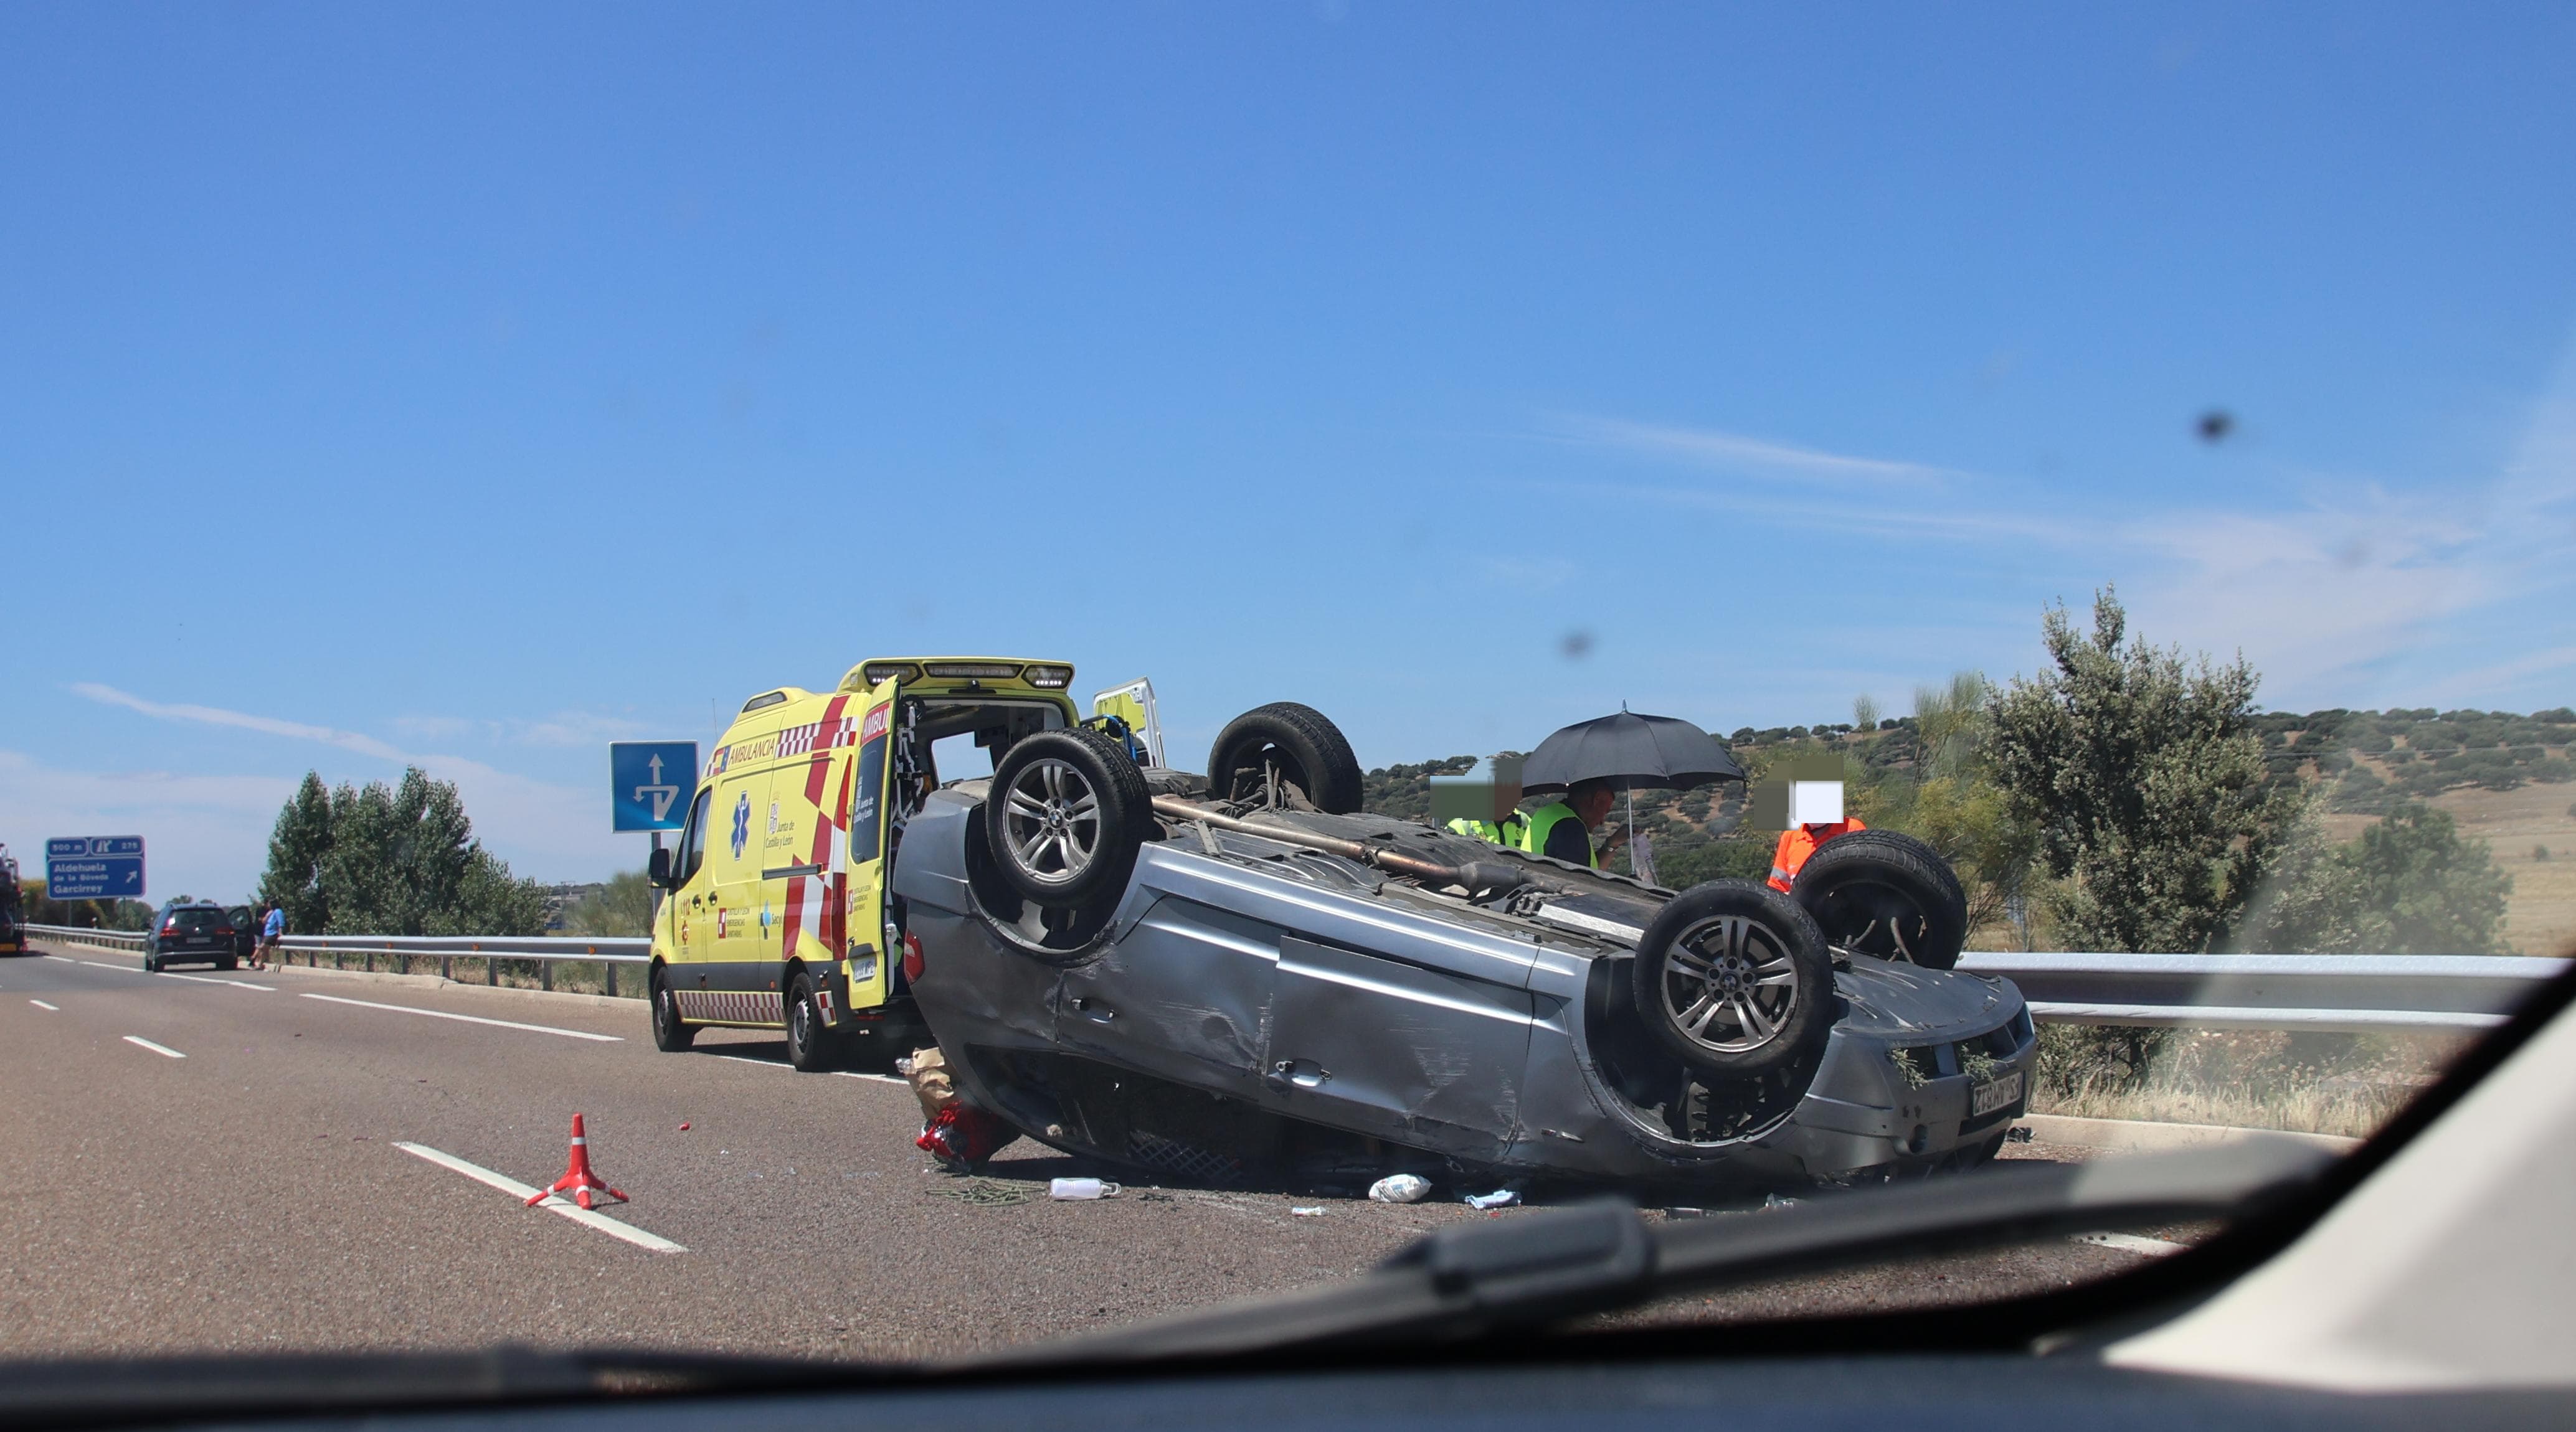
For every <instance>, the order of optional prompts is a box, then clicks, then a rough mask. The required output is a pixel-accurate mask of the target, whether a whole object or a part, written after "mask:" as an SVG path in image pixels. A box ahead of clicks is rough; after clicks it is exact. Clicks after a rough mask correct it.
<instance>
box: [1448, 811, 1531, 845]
mask: <svg viewBox="0 0 2576 1432" xmlns="http://www.w3.org/2000/svg"><path fill="white" fill-rule="evenodd" d="M1528 829H1529V817H1528V816H1527V815H1525V814H1523V813H1521V812H1519V811H1514V812H1512V816H1511V819H1509V820H1506V821H1504V822H1503V823H1502V824H1501V825H1496V824H1494V823H1493V822H1492V821H1489V820H1464V819H1461V820H1453V821H1451V822H1449V833H1450V834H1451V835H1463V836H1465V837H1467V838H1468V839H1469V840H1481V841H1483V842H1485V843H1486V844H1487V845H1508V846H1510V847H1511V848H1513V849H1514V850H1521V849H1525V848H1526V847H1524V846H1523V845H1522V844H1521V836H1522V835H1523V834H1524V833H1525V832H1527V831H1528Z"/></svg>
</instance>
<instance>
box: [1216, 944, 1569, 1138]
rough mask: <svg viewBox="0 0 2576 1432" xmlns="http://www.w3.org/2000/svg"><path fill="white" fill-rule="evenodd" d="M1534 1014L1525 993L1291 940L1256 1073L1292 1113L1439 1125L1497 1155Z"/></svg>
mask: <svg viewBox="0 0 2576 1432" xmlns="http://www.w3.org/2000/svg"><path fill="white" fill-rule="evenodd" d="M1530 1010H1531V1005H1530V996H1529V992H1528V991H1527V990H1526V989H1521V988H1516V987H1514V986H1510V985H1502V984H1495V983H1492V982H1490V981H1487V980H1481V979H1476V978H1474V977H1472V976H1468V975H1462V974H1457V973H1453V972H1451V971H1447V970H1437V969H1432V968H1429V967H1427V966H1423V965H1417V964H1411V963H1407V962H1405V961H1402V960H1393V959H1387V958H1384V957H1382V956H1378V955H1369V954H1362V953H1360V952H1358V951H1356V950H1347V949H1342V948H1339V947H1337V946H1333V945H1325V944H1318V943H1316V942H1315V941H1312V940H1306V939H1300V938H1298V937H1296V936H1288V937H1286V938H1283V939H1281V940H1280V942H1279V963H1278V987H1277V993H1276V995H1275V998H1274V1004H1273V1009H1272V1023H1271V1030H1270V1040H1269V1053H1268V1059H1267V1063H1266V1064H1265V1066H1264V1069H1263V1078H1264V1081H1265V1082H1266V1083H1267V1084H1268V1086H1269V1087H1270V1089H1271V1090H1272V1092H1273V1094H1274V1095H1275V1096H1277V1097H1280V1098H1284V1099H1285V1100H1286V1101H1287V1109H1286V1111H1287V1112H1288V1113H1289V1114H1291V1115H1292V1116H1296V1117H1304V1118H1319V1119H1327V1120H1329V1121H1331V1122H1335V1123H1339V1124H1343V1125H1345V1126H1346V1127H1352V1128H1376V1129H1380V1130H1383V1131H1384V1132H1385V1133H1386V1134H1387V1135H1388V1136H1389V1137H1395V1138H1418V1137H1419V1136H1421V1135H1422V1134H1423V1133H1424V1132H1425V1130H1426V1126H1429V1125H1446V1126H1449V1127H1451V1128H1453V1129H1466V1130H1473V1131H1475V1132H1477V1133H1479V1134H1483V1135H1485V1136H1487V1137H1490V1138H1492V1139H1494V1140H1496V1141H1497V1142H1496V1152H1498V1153H1499V1151H1500V1149H1501V1147H1502V1146H1504V1145H1508V1144H1509V1143H1510V1142H1511V1141H1512V1138H1513V1137H1514V1136H1515V1133H1516V1130H1517V1124H1518V1119H1517V1110H1518V1108H1519V1104H1520V1084H1521V1072H1522V1068H1523V1065H1524V1064H1525V1063H1526V1062H1527V1060H1528V1056H1529V1041H1530V1019H1531V1015H1530ZM1441 1142H1443V1143H1444V1144H1447V1143H1449V1142H1450V1141H1449V1140H1443V1141H1441Z"/></svg>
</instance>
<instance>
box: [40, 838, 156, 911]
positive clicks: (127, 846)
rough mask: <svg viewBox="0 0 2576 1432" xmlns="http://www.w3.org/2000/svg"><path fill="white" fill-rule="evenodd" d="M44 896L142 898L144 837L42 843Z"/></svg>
mask: <svg viewBox="0 0 2576 1432" xmlns="http://www.w3.org/2000/svg"><path fill="white" fill-rule="evenodd" d="M45 894H46V896H47V897H48V898H50V899H55V900H140V899H142V898H143V837H141V836H139V835H73V836H58V837H56V838H54V839H52V840H48V841H46V842H45Z"/></svg>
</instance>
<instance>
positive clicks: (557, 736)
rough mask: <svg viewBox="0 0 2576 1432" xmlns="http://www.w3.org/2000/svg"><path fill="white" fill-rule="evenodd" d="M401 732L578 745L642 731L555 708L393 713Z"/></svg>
mask: <svg viewBox="0 0 2576 1432" xmlns="http://www.w3.org/2000/svg"><path fill="white" fill-rule="evenodd" d="M388 724H390V725H391V726H392V727H393V728H394V729H395V730H397V731H399V732H401V733H403V734H404V735H405V736H409V737H413V738H416V739H419V740H424V741H452V740H456V739H458V738H460V737H480V738H482V739H484V740H486V741H490V742H493V743H494V744H497V745H513V746H545V747H581V746H599V745H605V744H607V743H608V742H610V741H623V740H628V739H631V738H634V737H637V736H640V735H642V734H644V732H645V730H646V728H645V726H644V725H643V723H641V722H638V721H630V720H628V719H627V718H625V717H623V716H606V715H602V714H600V713H598V712H596V711H558V712H556V713H555V714H553V715H551V716H547V717H544V718H541V719H538V720H527V719H524V718H511V719H507V720H489V719H486V720H476V719H472V718H469V717H464V716H396V717H394V718H393V720H392V721H391V722H389V723H388Z"/></svg>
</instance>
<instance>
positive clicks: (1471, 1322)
mask: <svg viewBox="0 0 2576 1432" xmlns="http://www.w3.org/2000/svg"><path fill="white" fill-rule="evenodd" d="M2335 1157H2336V1156H2335V1155H2334V1154H2332V1153H2329V1152H2326V1151H2323V1150H2319V1149H2310V1148H2303V1147H2296V1146H2273V1145H2235V1146H2231V1147H2228V1148H2225V1149H2210V1150H2195V1151H2191V1152H2184V1153H2172V1154H2162V1155H2157V1156H2153V1157H2139V1158H2123V1159H2108V1160H2104V1161H2101V1162H2098V1163H2089V1164H2078V1165H2050V1166H2043V1167H2034V1166H2028V1165H2025V1166H2022V1167H2019V1168H2013V1169H2008V1170H2007V1169H2002V1168H1990V1169H1987V1170H1983V1171H1981V1172H1978V1173H1975V1174H1970V1175H1966V1176H1963V1177H1958V1178H1952V1179H1946V1180H1934V1181H1929V1182H1922V1183H1906V1184H1897V1185H1882V1186H1879V1187H1873V1188H1866V1189H1855V1190H1850V1191H1845V1192H1836V1193H1827V1194H1821V1195H1818V1196H1817V1197H1815V1198H1813V1199H1810V1200H1807V1201H1804V1202H1801V1203H1797V1204H1793V1205H1790V1206H1787V1207H1780V1208H1771V1209H1766V1210H1764V1211H1761V1212H1759V1213H1745V1214H1741V1215H1722V1216H1718V1217H1714V1218H1708V1219H1693V1220H1690V1221H1688V1222H1683V1223H1668V1224H1665V1225H1663V1226H1661V1227H1649V1226H1648V1225H1647V1224H1646V1222H1645V1221H1644V1220H1643V1219H1641V1218H1639V1217H1638V1215H1637V1210H1636V1208H1635V1207H1634V1206H1633V1205H1631V1204H1629V1203H1627V1202H1625V1201H1624V1200H1603V1201H1600V1202H1595V1203H1587V1204H1577V1205H1575V1206H1573V1207H1570V1208H1563V1209H1550V1210H1545V1211H1541V1212H1536V1213H1530V1214H1526V1215H1523V1216H1521V1217H1518V1218H1510V1219H1502V1220H1496V1221H1493V1222H1484V1221H1479V1222H1474V1223H1462V1224H1459V1225H1456V1226H1454V1227H1449V1228H1443V1229H1440V1230H1438V1231H1437V1232H1434V1233H1430V1234H1427V1235H1425V1236H1424V1237H1422V1238H1420V1239H1417V1240H1415V1241H1414V1242H1413V1243H1412V1244H1410V1245H1408V1246H1407V1247H1406V1248H1405V1249H1404V1250H1403V1251H1401V1252H1399V1253H1397V1254H1396V1255H1395V1256H1394V1257H1392V1258H1390V1259H1388V1260H1387V1261H1386V1262H1385V1263H1383V1264H1380V1265H1379V1266H1378V1267H1377V1268H1376V1269H1374V1270H1372V1271H1371V1272H1369V1273H1367V1274H1365V1275H1363V1276H1361V1277H1359V1278H1357V1279H1354V1280H1351V1281H1349V1282H1345V1283H1337V1284H1333V1285H1331V1286H1328V1287H1322V1288H1316V1289H1312V1290H1309V1291H1305V1292H1300V1293H1291V1294H1286V1295H1283V1296H1277V1297H1270V1298H1263V1299H1258V1300H1253V1301H1247V1302H1242V1303H1236V1304H1231V1305H1228V1306H1224V1307H1219V1308H1216V1309H1213V1310H1209V1311H1205V1312H1197V1313H1184V1314H1178V1315H1175V1316H1172V1317H1168V1318H1161V1319H1157V1320H1155V1321H1153V1322H1148V1323H1142V1324H1138V1325H1136V1326H1133V1327H1128V1328H1121V1329H1117V1330H1115V1331H1110V1332H1103V1333H1095V1334H1090V1335H1087V1336H1083V1337H1078V1338H1068V1339H1064V1340H1061V1341H1056V1342H1049V1343H1040V1344H1037V1345H1034V1346H1030V1347H1025V1348H1016V1349H1011V1350H1008V1351H1005V1352H1001V1353H997V1354H994V1355H992V1356H989V1357H982V1358H976V1359H972V1360H971V1362H970V1364H969V1365H971V1366H975V1367H986V1368H994V1367H1016V1368H1036V1367H1042V1366H1048V1365H1059V1366H1061V1365H1084V1366H1097V1365H1099V1364H1100V1363H1102V1362H1104V1361H1113V1362H1129V1361H1147V1360H1155V1359H1166V1358H1219V1357H1229V1356H1237V1355H1242V1354H1249V1353H1277V1352H1282V1351H1287V1350H1292V1349H1295V1350H1308V1349H1315V1348H1323V1347H1332V1346H1336V1345H1345V1344H1362V1343H1364V1344H1366V1345H1368V1346H1370V1347H1372V1348H1383V1347H1385V1346H1387V1345H1389V1344H1391V1343H1407V1342H1429V1341H1447V1340H1453V1339H1461V1338H1468V1337H1474V1336H1478V1335H1480V1334H1484V1333H1490V1332H1494V1331H1498V1330H1508V1329H1516V1328H1530V1327H1536V1326H1540V1325H1543V1324H1548V1323H1554V1322H1559V1321H1562V1320H1563V1319H1566V1318H1569V1317H1573V1316H1577V1315H1580V1314H1585V1313H1597V1312H1607V1311H1611V1310H1615V1309H1618V1308H1623V1307H1630V1306H1633V1305H1635V1304H1638V1303H1641V1302H1646V1301H1649V1300H1651V1299H1655V1298H1661V1297H1666V1296H1669V1295H1672V1294H1675V1293H1680V1292H1685V1291H1695V1290H1699V1289H1704V1288H1708V1287H1712V1286H1716V1285H1719V1284H1727V1283H1740V1282H1746V1281H1750V1280H1754V1279H1759V1278H1769V1277H1776V1276H1779V1275H1782V1274H1787V1273H1808V1272H1819V1271H1823V1270H1826V1269H1830V1268H1836V1267H1843V1266H1848V1265H1851V1264H1855V1263H1869V1262H1878V1261H1883V1260H1886V1259H1889V1258H1895V1257H1915V1256H1920V1255H1923V1254H1926V1253H1935V1252H1947V1251H1955V1250H1958V1249H1961V1248H1970V1247H1983V1246H1993V1245H1996V1244H2003V1243H2019V1242H2027V1241H2032V1240H2036V1239H2041V1238H2047V1237H2052V1236H2063V1235H2067V1234H2074V1233H2090V1232H2097V1231H2100V1230H2103V1229H2108V1228H2117V1227H2121V1226H2124V1225H2125V1226H2136V1225H2140V1224H2151V1223H2168V1222H2186V1221H2191V1220H2197V1219H2207V1218H2217V1217H2238V1216H2242V1215H2246V1214H2249V1213H2253V1212H2257V1211H2260V1210H2262V1209H2265V1208H2268V1207H2271V1206H2273V1205H2275V1204H2277V1203H2278V1202H2280V1201H2281V1200H2283V1199H2286V1198H2289V1197H2292V1196H2294V1195H2296V1194H2298V1193H2300V1192H2302V1191H2304V1190H2306V1189H2307V1188H2308V1187H2309V1186H2310V1185H2311V1184H2312V1183H2313V1182H2314V1181H2315V1179H2316V1178H2317V1176H2318V1174H2319V1173H2321V1172H2322V1171H2323V1170H2324V1169H2325V1168H2326V1167H2327V1166H2329V1165H2330V1164H2332V1163H2333V1162H2334V1161H2335Z"/></svg>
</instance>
